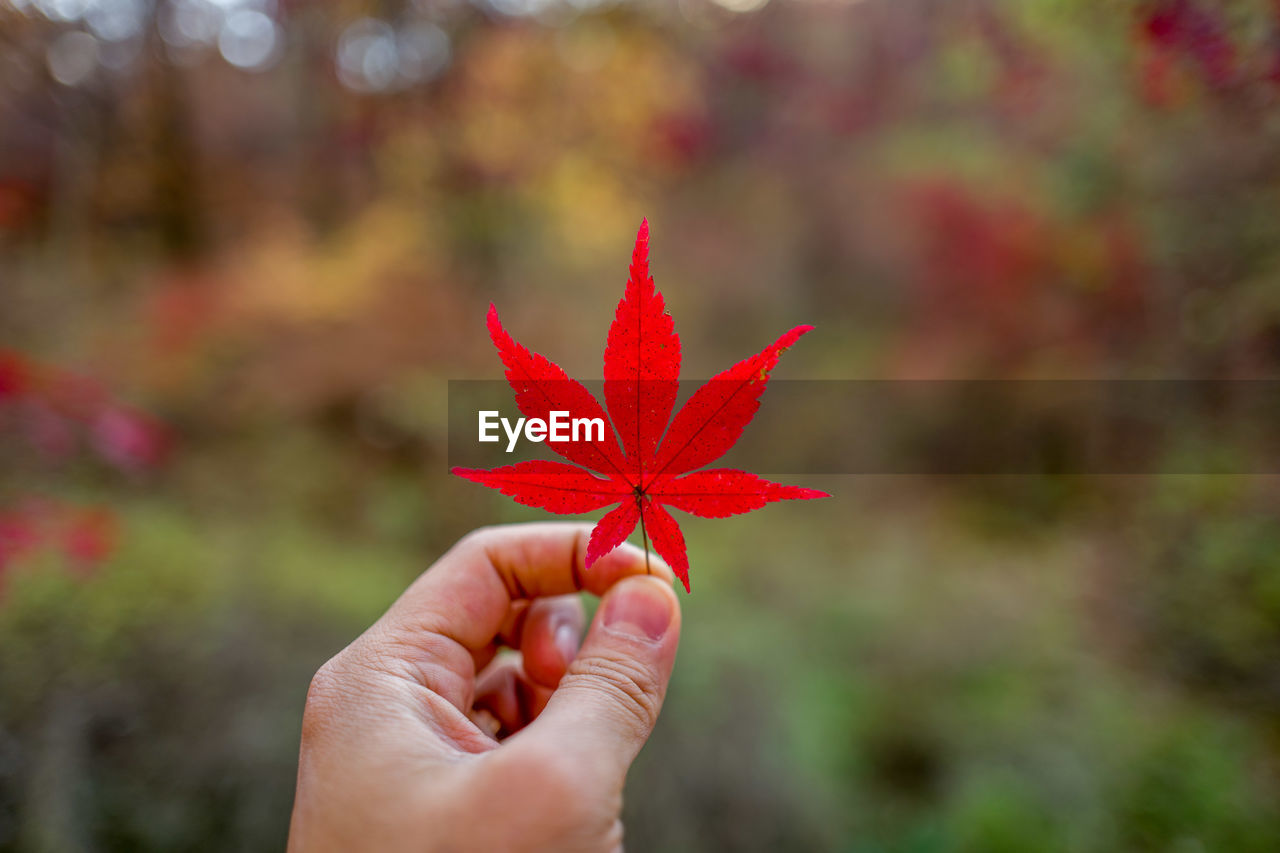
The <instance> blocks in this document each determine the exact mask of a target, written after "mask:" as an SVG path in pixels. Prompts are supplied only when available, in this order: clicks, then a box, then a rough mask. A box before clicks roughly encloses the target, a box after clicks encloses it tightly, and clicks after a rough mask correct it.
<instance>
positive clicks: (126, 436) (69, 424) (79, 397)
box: [0, 350, 170, 473]
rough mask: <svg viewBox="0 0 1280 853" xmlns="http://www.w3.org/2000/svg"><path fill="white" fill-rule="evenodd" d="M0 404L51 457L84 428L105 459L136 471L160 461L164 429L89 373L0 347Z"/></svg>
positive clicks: (71, 445)
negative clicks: (69, 369) (55, 365)
mask: <svg viewBox="0 0 1280 853" xmlns="http://www.w3.org/2000/svg"><path fill="white" fill-rule="evenodd" d="M0 408H4V409H8V410H10V411H12V412H13V414H14V417H13V418H12V419H11V422H12V423H13V424H15V425H16V427H17V429H18V432H19V434H20V435H21V437H22V439H23V440H24V441H25V442H26V444H27V445H28V446H30V447H32V448H33V449H35V450H36V451H37V452H39V453H40V454H41V455H42V456H44V457H46V458H48V459H52V460H62V459H66V458H67V457H69V456H70V455H71V454H72V453H73V452H74V451H75V449H76V447H77V446H78V445H79V443H80V439H81V434H82V433H86V434H87V435H86V437H87V439H88V444H89V446H90V447H92V449H93V450H94V451H95V452H96V453H97V455H98V457H99V458H100V459H102V460H103V461H104V462H106V463H108V464H109V465H111V466H113V467H115V468H117V469H119V470H122V471H126V472H129V473H137V472H140V471H143V470H147V469H151V468H154V467H156V466H158V465H160V464H161V463H162V462H163V461H164V459H165V457H166V455H167V452H168V449H169V446H170V439H169V434H168V431H167V430H166V429H165V428H164V427H163V426H162V425H161V424H160V423H159V422H158V421H156V420H155V419H154V418H151V417H149V416H147V415H145V414H143V413H142V412H139V411H137V410H135V409H133V408H130V407H128V406H125V405H123V404H121V403H118V402H116V401H115V400H114V399H113V398H112V397H111V395H110V394H109V393H107V391H106V390H105V389H104V388H103V387H102V385H101V384H100V383H98V382H96V381H94V380H92V379H89V378H87V377H84V376H80V375H77V374H75V373H71V372H70V371H66V370H62V369H61V368H57V367H53V366H51V365H47V364H41V363H39V362H36V361H34V360H32V359H29V358H27V357H25V356H23V355H22V354H20V353H17V352H13V351H6V350H0Z"/></svg>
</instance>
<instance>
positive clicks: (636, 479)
mask: <svg viewBox="0 0 1280 853" xmlns="http://www.w3.org/2000/svg"><path fill="white" fill-rule="evenodd" d="M488 327H489V335H490V337H491V338H493V343H494V345H495V346H496V347H497V348H498V353H499V355H500V356H501V357H502V363H503V365H504V366H505V367H506V377H507V381H508V383H510V385H511V388H512V390H513V391H514V392H515V399H516V406H517V407H518V408H519V409H520V413H521V414H523V415H524V416H525V417H526V418H529V419H533V418H539V419H542V420H544V421H546V420H548V419H549V417H550V414H551V412H553V411H561V412H569V413H571V416H572V417H574V418H600V419H602V420H603V419H605V411H604V409H603V408H602V407H601V405H600V401H599V400H597V399H596V398H595V396H594V395H593V394H592V393H591V392H590V391H588V390H587V389H586V387H585V386H583V385H582V384H581V383H580V382H577V381H576V380H573V379H570V378H569V376H568V375H567V374H566V373H565V372H564V370H562V369H561V368H560V367H559V366H558V365H557V364H555V363H554V362H552V361H550V360H549V359H547V358H545V357H543V356H541V355H538V354H537V353H533V352H530V351H529V350H527V349H525V348H524V347H523V346H521V345H520V344H519V343H517V342H516V341H515V340H513V339H512V337H511V335H509V334H508V333H507V330H506V329H504V328H503V327H502V323H501V322H499V320H498V311H497V309H496V308H495V307H494V306H493V305H490V306H489V316H488ZM812 328H813V327H812V326H797V327H796V328H794V329H792V330H791V331H789V332H787V333H786V334H784V335H783V336H782V337H780V338H778V340H776V341H774V343H772V344H771V345H769V346H768V347H765V348H764V350H762V351H761V352H759V353H757V354H756V355H753V356H751V357H750V358H747V359H744V360H742V361H740V362H738V363H737V364H735V365H734V366H733V367H730V368H729V369H728V370H725V371H724V372H722V373H720V374H719V375H718V376H716V377H714V378H713V379H711V380H710V381H708V382H707V383H706V384H705V385H703V386H702V387H701V388H699V389H698V390H697V391H696V392H695V393H694V394H693V396H692V397H690V398H689V400H688V401H687V402H686V403H685V404H684V406H683V407H681V409H680V411H679V412H677V413H676V415H675V418H674V419H673V418H672V417H671V411H672V409H674V408H675V403H676V396H677V394H678V393H679V380H680V337H679V336H678V335H677V334H676V333H675V327H674V324H673V323H672V320H671V316H670V315H669V314H667V312H666V305H665V303H664V302H663V299H662V294H661V293H660V292H658V290H657V288H656V287H655V286H654V283H653V278H652V277H651V276H650V275H649V222H648V220H647V219H646V220H645V221H644V222H642V223H641V224H640V232H639V234H637V235H636V245H635V249H634V251H633V252H632V254H631V268H630V275H629V277H628V279H627V287H626V292H625V293H624V294H623V296H622V300H621V301H620V302H619V303H618V310H617V313H616V315H615V317H614V320H613V324H612V325H611V326H610V327H609V337H608V341H607V343H606V344H605V350H604V398H605V404H606V405H607V406H608V418H607V420H605V422H611V423H612V424H613V426H614V428H615V429H616V434H615V433H614V432H613V431H610V430H605V431H604V435H603V440H597V441H591V440H587V438H585V437H584V438H583V439H582V440H578V441H561V442H548V446H550V447H551V449H552V450H554V451H555V452H557V453H559V454H560V455H561V456H563V457H564V458H565V459H567V460H569V462H572V463H577V464H566V463H564V462H551V461H543V460H540V461H532V462H519V463H516V464H515V465H504V466H502V467H499V468H493V469H489V470H485V469H478V468H453V469H451V471H452V473H454V474H456V475H458V476H460V477H464V478H466V479H468V480H472V481H473V482H476V483H480V484H482V485H485V486H489V487H490V488H493V489H498V490H499V491H501V492H502V493H503V494H504V495H508V496H510V497H512V498H514V499H515V500H516V502H518V503H522V504H525V505H526V506H535V507H539V508H541V509H545V510H548V511H550V512H554V513H560V514H575V513H582V512H590V511H592V510H596V509H601V508H602V507H606V506H610V505H611V504H615V503H616V504H618V506H617V507H615V508H614V509H612V510H611V511H609V512H608V513H606V514H605V516H604V517H603V518H601V519H600V521H599V522H598V523H597V524H596V526H595V528H594V529H593V530H592V531H591V538H590V540H589V542H588V544H587V555H586V566H587V568H588V569H590V568H591V566H592V565H593V564H594V563H595V561H596V560H598V559H600V558H601V557H603V556H604V555H605V554H607V553H609V552H610V551H612V550H613V549H614V548H616V547H617V546H618V545H620V544H621V543H622V542H623V540H625V539H626V538H627V537H628V536H629V535H631V532H632V531H633V530H635V528H636V525H637V524H639V525H640V532H641V535H642V536H643V537H644V540H645V548H646V552H647V549H648V544H649V542H652V543H653V549H654V550H655V551H657V552H658V554H659V556H661V557H662V558H663V559H664V560H666V562H667V564H668V565H669V566H671V568H672V569H673V570H674V571H675V573H676V576H677V577H679V578H680V581H681V582H682V583H683V584H684V588H685V589H686V590H689V589H690V586H689V558H688V554H687V552H686V549H685V543H684V535H683V534H682V533H681V532H680V525H679V524H677V523H676V520H675V519H674V518H672V517H671V514H670V513H668V512H667V511H666V509H665V508H664V507H665V506H670V507H674V508H675V509H678V510H682V511H684V512H687V513H691V514H693V515H697V516H701V517H703V518H724V517H726V516H730V515H736V514H738V513H743V512H750V511H751V510H754V509H759V508H761V507H763V506H764V505H765V504H767V503H770V502H772V501H781V500H808V499H811V498H825V497H830V496H829V495H828V494H827V493H826V492H820V491H818V490H817V489H806V488H801V487H799V486H784V485H781V484H779V483H771V482H769V481H768V480H765V479H762V478H760V477H757V476H756V475H755V474H749V473H747V472H746V471H739V470H736V469H733V468H715V469H709V470H702V471H695V470H694V469H695V468H701V467H702V466H704V465H709V464H710V463H712V462H714V461H716V460H717V459H719V458H720V457H721V456H723V455H724V454H725V453H726V452H727V451H728V450H729V448H731V447H733V445H734V444H735V443H736V442H737V440H738V438H739V437H740V436H741V435H742V430H743V428H745V427H746V425H747V424H748V423H749V422H750V421H751V418H752V417H754V416H755V413H756V411H757V410H758V409H759V408H760V395H761V394H762V393H764V389H765V386H766V385H767V384H768V382H769V373H770V371H772V370H773V368H774V366H775V365H777V363H778V357H779V356H780V355H781V354H782V352H783V351H784V350H786V349H787V348H788V347H790V346H791V345H792V344H793V343H795V342H796V341H797V340H798V339H799V338H800V336H801V335H803V334H805V333H806V332H808V331H809V330H811V329H812ZM668 424H669V425H668ZM588 432H589V431H588ZM575 437H576V436H575ZM619 439H621V444H619Z"/></svg>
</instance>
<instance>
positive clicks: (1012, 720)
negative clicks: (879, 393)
mask: <svg viewBox="0 0 1280 853" xmlns="http://www.w3.org/2000/svg"><path fill="white" fill-rule="evenodd" d="M646 215H647V216H648V217H649V219H650V221H651V223H652V225H653V232H654V236H653V247H654V271H655V275H656V276H657V280H658V283H659V286H660V287H661V288H662V289H663V290H664V291H665V293H666V295H667V298H668V302H669V304H670V306H671V308H672V312H673V314H674V316H675V317H676V322H677V329H678V330H679V331H680V333H681V334H682V336H683V339H684V342H685V344H684V346H685V353H686V359H685V363H686V367H685V375H686V376H690V377H705V376H709V375H711V374H713V373H715V372H716V371H718V370H719V369H721V368H723V367H724V366H727V365H728V364H730V363H732V362H733V361H735V360H737V359H738V358H741V357H743V356H744V355H746V354H749V353H751V352H754V351H755V350H756V349H758V348H759V347H760V346H762V345H763V344H764V343H766V342H768V341H771V340H772V339H773V337H774V336H775V335H776V334H777V333H778V332H780V331H781V330H782V329H784V328H786V327H788V326H790V325H792V324H796V323H802V322H809V323H814V324H816V325H817V326H818V331H817V332H815V333H813V334H812V335H810V336H808V337H807V338H806V339H805V340H804V341H803V345H801V346H798V347H796V348H794V349H793V350H791V351H790V352H789V353H788V354H787V355H786V357H785V359H784V360H783V363H782V366H781V367H780V368H779V370H778V372H777V374H776V375H777V376H778V377H779V378H792V379H800V378H804V379H852V378H892V379H904V380H905V379H917V378H931V379H946V378H1020V379H1051V378H1064V377H1072V378H1094V379H1096V378H1108V377H1111V378H1116V377H1123V378H1168V377H1178V378H1182V377H1200V378H1212V379H1234V378H1259V377H1271V378H1274V377H1276V375H1277V371H1278V369H1280V4H1276V3H1275V2H1273V1H1272V0H1252V2H1250V1H1249V0H1240V2H1225V0H1158V1H1153V2H1137V0H1095V2H1087V0H1007V2H1002V1H1001V0H945V2H944V0H861V2H837V0H772V2H768V0H715V2H712V0H679V2H675V0H672V2H656V0H650V2H622V1H621V0H618V2H612V0H571V2H570V0H474V2H462V0H453V2H448V1H447V0H381V2H357V0H341V2H330V1H329V0H308V2H300V0H0V850H15V851H19V850H20V851H86V850H105V851H115V850H122V851H124V850H128V851H133V850H138V851H151V850H156V851H160V850H164V851H171V850H193V851H194V850H219V851H222V850H243V851H253V850H264V851H265V850H278V849H280V848H281V846H282V844H283V841H284V838H285V833H286V827H287V818H288V813H289V809H290V805H291V800H292V792H293V774H294V768H295V758H296V749H297V739H298V727H299V719H300V713H301V708H302V702H303V697H304V694H305V690H306V685H307V682H308V680H309V678H310V676H311V674H312V673H313V671H314V670H315V669H316V667H317V666H319V665H320V664H321V663H322V662H323V661H324V660H325V659H326V658H327V657H328V656H330V655H331V654H333V653H334V652H335V651H337V650H338V649H339V648H341V647H342V646H343V645H345V643H346V642H347V641H348V640H349V639H350V638H351V637H353V636H354V635H355V634H356V633H358V632H359V631H360V630H362V629H363V627H365V626H366V625H367V624H368V623H369V622H370V621H372V620H373V619H374V618H376V616H377V615H378V614H379V613H380V612H381V611H382V610H383V609H384V608H385V607H386V606H387V605H388V603H389V602H390V601H391V600H392V599H393V598H394V597H395V595H396V594H397V593H398V592H399V591H400V590H401V589H402V588H403V587H404V586H405V584H406V583H407V582H408V581H409V580H410V579H411V578H413V577H414V576H415V575H416V574H417V573H418V572H419V571H420V570H421V569H422V568H423V567H425V566H426V565H428V564H429V562H430V561H431V560H432V559H433V558H434V557H435V556H437V555H438V554H440V553H441V552H442V551H443V550H444V549H445V548H447V547H448V546H449V545H450V544H451V543H452V542H453V541H455V540H456V539H457V538H458V537H459V536H461V535H462V534H464V533H465V532H466V531H468V530H470V529H472V528H473V527H476V526H479V525H483V524H488V523H493V522H498V521H513V520H519V519H527V518H535V517H540V516H539V514H538V513H535V512H532V511H526V510H524V509H522V508H520V507H517V506H515V505H514V504H513V503H512V502H511V501H509V500H507V499H505V498H502V497H501V496H500V495H498V494H496V493H494V492H490V491H488V490H485V489H481V488H479V487H476V486H474V485H472V484H468V483H464V482H461V481H458V480H456V479H451V478H450V477H449V476H448V475H447V473H446V453H447V448H446V441H445V439H446V434H447V425H446V420H447V419H446V383H447V380H449V379H457V378H497V377H498V376H499V366H498V362H497V359H496V356H495V355H494V353H493V352H492V350H491V348H490V345H489V343H488V341H487V339H486V336H485V334H484V327H483V317H484V312H485V309H486V308H487V305H488V303H489V302H490V301H495V302H497V303H498V304H499V305H500V306H501V308H502V310H503V317H504V320H505V321H506V322H507V324H508V326H509V327H510V328H511V329H512V330H513V332H515V334H516V335H517V337H519V338H520V339H521V340H522V341H523V342H525V343H526V344H528V345H530V346H531V347H533V348H535V349H537V350H540V351H542V352H546V353H548V354H549V355H551V356H552V357H553V358H555V359H556V360H558V361H559V362H560V363H561V364H563V365H564V366H565V367H566V368H567V369H568V370H569V371H570V373H571V374H573V375H576V376H581V377H583V378H587V379H595V378H598V376H599V364H600V362H599V358H600V352H601V351H602V347H603V339H604V333H605V330H606V328H607V324H608V322H609V320H610V318H611V315H612V310H613V306H614V303H615V301H616V299H617V298H618V296H619V294H620V292H621V287H622V284H623V282H624V280H625V272H626V262H627V258H628V253H629V250H630V243H631V240H632V239H633V236H634V234H635V229H636V226H637V225H638V223H639V221H640V218H641V217H642V216H646ZM768 404H769V401H768V396H767V395H766V398H765V405H766V406H768ZM880 415H881V413H878V412H874V411H869V412H866V413H865V421H864V422H863V423H860V424H859V425H858V429H879V430H893V429H894V428H895V425H894V424H893V423H886V422H884V420H883V419H882V418H881V417H880ZM971 429H972V430H973V431H974V435H973V436H968V435H965V434H963V433H962V434H960V435H957V436H956V437H955V440H956V442H958V443H959V444H960V445H963V443H964V442H965V441H966V440H968V438H970V437H974V438H978V437H980V436H979V433H981V431H982V425H981V424H974V425H972V426H971ZM794 440H795V441H797V442H803V441H804V440H805V436H804V433H803V430H801V429H798V431H797V433H796V435H795V438H794ZM1183 452H1185V453H1190V454H1219V455H1221V456H1222V458H1231V459H1233V460H1235V464H1236V465H1237V467H1238V466H1239V465H1240V461H1239V460H1240V456H1241V454H1245V455H1246V461H1245V463H1244V467H1245V468H1247V467H1248V461H1247V460H1248V456H1247V454H1248V453H1249V452H1250V450H1249V449H1248V448H1247V447H1242V446H1238V445H1237V444H1235V443H1233V442H1232V441H1230V440H1225V439H1224V440H1220V441H1217V440H1214V438H1213V436H1212V435H1210V436H1208V438H1207V439H1206V437H1205V436H1203V435H1198V436H1196V437H1195V438H1194V440H1191V439H1189V440H1188V445H1187V447H1186V448H1184V449H1183ZM1195 458H1200V457H1199V456H1197V457H1195ZM1193 467H1194V466H1193ZM1182 470H1185V466H1183V468H1182ZM1260 470H1265V469H1260ZM802 481H803V482H805V484H807V485H813V486H817V487H822V488H826V489H828V490H830V491H832V492H833V493H834V494H835V497H834V498H833V499H831V500H828V501H822V502H812V503H806V504H802V505H775V506H771V507H769V508H767V509H766V510H764V511H762V512H760V513H758V514H755V515H752V516H750V517H739V518H735V519H728V520H724V521H718V522H702V521H694V522H692V523H690V524H689V525H688V526H687V536H688V540H689V547H690V551H691V556H692V562H693V578H694V592H693V594H692V595H690V596H686V597H685V598H684V605H685V626H686V627H685V637H684V640H683V644H682V648H681V652H680V660H679V664H678V666H677V671H676V674H675V679H674V683H673V685H672V687H671V692H670V696H669V699H668V704H667V708H666V710H665V712H664V715H663V719H662V721H661V723H660V725H659V726H658V729H657V731H656V733H655V734H654V736H653V739H652V741H651V742H650V744H649V745H648V747H647V748H646V750H645V751H644V753H643V755H642V757H641V759H640V760H639V763H638V764H637V766H636V767H635V769H634V770H633V773H632V777H631V781H630V785H629V788H628V800H627V805H626V821H627V827H628V838H629V840H630V846H631V847H632V848H633V849H636V850H662V851H700V850H779V849H813V850H846V851H996V852H997V853H999V851H1010V853H1013V851H1170V853H1173V851H1177V853H1199V851H1243V852H1244V853H1249V851H1274V850H1277V849H1280V525H1278V524H1277V520H1276V513H1277V507H1278V501H1280V482H1277V480H1276V479H1275V478H1274V477H1267V476H1262V475H1258V476H1194V475H1187V474H1179V475H1168V476H1160V475H1152V476H1143V477H1120V476H1106V475H1105V472H1092V473H1090V472H1076V473H1074V474H1072V473H1069V472H1064V473H1062V474H1060V475H1057V476H1044V475H1040V476H1001V477H995V476H990V477H982V476H971V477H945V476H925V475H918V476H909V477H908V476H864V477H849V476H846V477H827V478H824V477H821V476H813V477H807V478H802Z"/></svg>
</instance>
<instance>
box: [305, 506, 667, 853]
mask: <svg viewBox="0 0 1280 853" xmlns="http://www.w3.org/2000/svg"><path fill="white" fill-rule="evenodd" d="M589 533H590V527H588V526H583V525H576V524H560V523H549V524H526V525H511V526H506V527H493V528H486V529H483V530H479V531H476V532H475V533H472V534H470V535H468V536H467V537H465V538H464V539H462V541H460V542H459V543H458V544H457V545H455V546H454V547H453V548H452V549H451V550H450V551H449V552H448V553H446V554H445V555H444V556H443V557H441V558H440V560H439V561H438V562H437V563H436V564H435V565H434V566H432V567H431V568H430V569H429V570H428V571H426V572H424V573H423V574H422V575H421V576H420V577H419V578H418V579H417V580H416V581H414V583H413V584H412V585H411V586H410V587H409V588H408V589H407V590H406V591H405V592H404V594H403V595H402V596H401V597H400V598H399V600H397V601H396V602H395V604H393V605H392V606H391V609H390V610H388V611H387V613H386V614H385V615H384V616H383V617H382V618H381V619H379V620H378V621H377V622H376V623H375V624H374V625H373V626H372V627H370V628H369V630H367V631H365V633H364V634H362V635H361V636H360V637H358V638H357V639H356V640H355V641H354V642H353V643H352V644H351V645H350V646H348V647H347V648H345V649H343V650H342V651H341V652H339V653H338V654H337V655H336V656H335V657H334V658H333V659H332V660H330V661H329V662H328V663H326V664H325V665H324V666H323V667H321V668H320V671H319V672H317V673H316V676H315V678H314V679H313V680H312V682H311V689H310V690H309V692H308V694H307V704H306V710H305V711H304V713H303V719H302V748H301V755H300V760H299V765H298V787H297V794H296V798H295V801H294V807H293V819H292V824H291V826H290V832H289V850H290V851H291V853H316V851H333V850H342V851H351V850H376V851H379V853H383V851H386V853H394V851H400V850H406V851H408V850H412V851H434V850H451V851H452V850H483V851H526V850H556V851H561V850H563V851H571V850H584V851H585V850H590V851H599V850H605V851H611V850H620V849H621V847H622V822H621V818H620V815H621V811H622V787H623V782H624V780H625V778H626V773H627V768H628V767H629V766H630V765H631V762H632V760H633V759H634V758H635V756H636V753H637V752H639V750H640V747H641V746H642V745H643V744H644V742H645V740H646V739H647V738H648V736H649V733H650V731H652V729H653V726H654V723H655V722H656V720H657V717H658V711H659V709H660V708H661V707H662V700H663V697H664V695H665V693H666V687H667V681H668V679H669V678H670V675H671V667H672V665H673V664H674V662H675V656H676V645H677V643H678V642H679V638H680V607H679V603H678V601H677V600H676V595H675V593H674V591H673V590H672V588H671V580H672V577H671V573H670V570H669V569H667V568H666V567H665V566H664V565H662V564H661V563H660V562H657V561H656V560H655V561H654V563H653V568H654V571H655V574H658V575H659V576H658V577H645V576H644V575H645V559H644V555H643V553H642V552H641V551H640V550H639V549H637V548H634V547H632V546H630V545H625V544H624V545H622V546H621V547H619V548H617V549H615V550H614V551H613V552H612V553H610V554H608V555H607V556H605V557H603V558H601V559H600V560H599V561H598V562H596V563H595V565H593V566H592V567H591V571H590V572H586V571H585V570H584V568H583V556H584V555H585V553H586V545H587V537H588V535H589ZM651 559H652V558H651ZM637 575H638V577H637ZM579 590H586V591H588V592H592V593H595V594H596V595H601V596H603V599H602V601H601V603H600V607H599V609H598V611H597V613H596V617H595V620H594V622H593V624H592V626H591V629H590V631H588V633H587V636H586V639H585V641H583V643H582V647H581V651H580V652H579V651H578V637H579V635H580V634H581V630H582V626H583V623H584V622H585V615H584V612H583V609H582V603H581V601H580V600H579V599H578V597H577V596H576V595H570V593H575V592H577V591H579ZM500 646H507V647H510V648H513V649H519V650H520V657H519V658H516V659H511V658H508V656H507V655H506V654H504V655H502V656H498V651H499V648H500ZM575 652H576V656H575ZM521 658H522V660H521ZM477 673H479V675H477Z"/></svg>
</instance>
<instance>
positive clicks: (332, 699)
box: [302, 657, 342, 737]
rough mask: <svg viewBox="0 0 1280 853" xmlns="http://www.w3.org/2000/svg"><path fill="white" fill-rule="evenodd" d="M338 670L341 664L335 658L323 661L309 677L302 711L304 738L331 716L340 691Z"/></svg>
mask: <svg viewBox="0 0 1280 853" xmlns="http://www.w3.org/2000/svg"><path fill="white" fill-rule="evenodd" d="M340 670H341V663H340V662H339V660H338V658H337V657H333V658H330V659H329V660H327V661H325V662H324V664H322V665H321V666H320V668H319V669H318V670H316V674H315V675H313V676H312V677H311V683H310V684H309V685H308V686H307V699H306V703H305V705H304V706H303V710H302V732H303V736H304V737H305V736H307V735H308V734H312V735H314V734H316V733H317V732H318V731H319V730H320V729H322V728H323V727H324V725H325V724H326V723H327V722H328V720H329V719H330V718H331V716H332V715H333V711H334V707H335V706H336V704H337V702H338V697H339V695H340V693H341V690H342V688H341V685H342V677H341V675H340V674H339V672H340Z"/></svg>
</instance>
